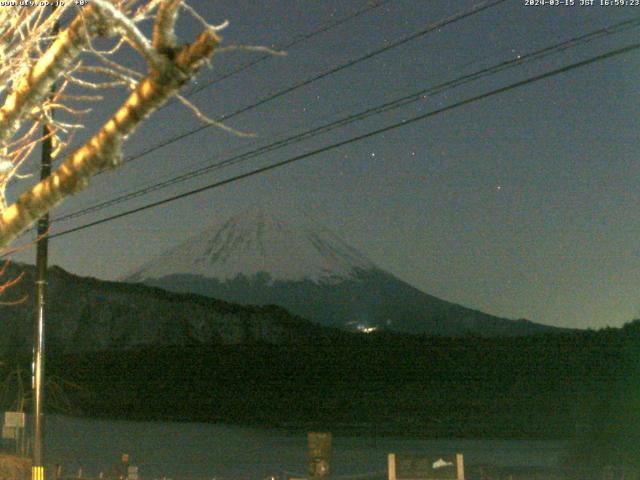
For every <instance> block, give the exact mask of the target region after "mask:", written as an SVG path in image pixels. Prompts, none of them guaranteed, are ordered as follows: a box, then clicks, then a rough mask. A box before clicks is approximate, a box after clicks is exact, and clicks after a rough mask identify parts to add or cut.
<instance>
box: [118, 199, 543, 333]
mask: <svg viewBox="0 0 640 480" xmlns="http://www.w3.org/2000/svg"><path fill="white" fill-rule="evenodd" d="M126 280H127V281H129V282H142V283H145V284H147V285H152V286H156V287H159V288H163V289H166V290H170V291H175V292H190V293H197V294H200V295H206V296H209V297H213V298H219V299H223V300H225V301H230V302H236V303H241V304H246V305H268V304H273V305H279V306H281V307H284V308H285V309H287V310H289V311H290V312H292V313H294V314H296V315H299V316H301V317H303V318H307V319H310V320H312V321H314V322H316V323H319V324H321V325H326V326H336V327H341V328H347V329H356V330H360V331H371V330H372V329H391V330H395V331H400V332H408V333H425V334H435V335H454V336H455V335H462V334H468V333H473V334H479V335H526V334H531V333H537V332H545V331H552V330H555V329H554V328H553V327H547V326H544V325H539V324H535V323H532V322H529V321H524V320H520V321H513V320H507V319H502V318H498V317H495V316H492V315H489V314H486V313H483V312H479V311H476V310H472V309H469V308H465V307H463V306H460V305H456V304H453V303H450V302H447V301H445V300H441V299H439V298H436V297H434V296H431V295H428V294H426V293H424V292H421V291H420V290H418V289H416V288H414V287H412V286H411V285H409V284H407V283H406V282H404V281H402V280H400V279H398V278H397V277H395V276H394V275H392V274H390V273H388V272H385V271H384V270H382V269H380V268H378V267H377V266H376V265H375V264H374V263H373V262H372V261H370V260H369V259H367V258H366V257H365V256H364V255H363V254H361V253H360V252H358V251H357V250H356V249H354V248H353V247H351V246H349V245H348V244H347V243H346V242H344V241H343V240H341V239H340V238H339V237H338V236H337V235H335V234H334V233H332V232H330V231H329V230H328V229H326V228H324V227H322V226H320V225H318V224H317V223H315V222H314V221H313V220H311V219H310V218H309V217H308V216H304V215H299V214H295V215H294V216H292V217H291V218H287V219H286V220H284V219H282V218H277V217H276V216H275V215H273V214H272V213H271V212H269V211H266V210H265V209H264V208H260V207H254V208H250V209H247V210H245V211H244V212H242V213H241V214H239V215H237V216H235V217H233V218H231V219H229V220H227V221H225V222H222V223H221V224H214V225H212V226H210V227H209V228H208V229H206V230H205V231H204V232H202V233H200V234H197V235H196V236H194V237H192V238H191V239H189V240H187V241H186V242H184V243H182V244H181V245H179V246H177V247H175V248H173V249H171V250H169V251H168V252H166V253H164V254H161V255H160V256H159V257H157V258H154V259H153V260H152V261H150V262H148V263H147V264H146V265H144V266H143V267H142V268H140V269H138V270H137V271H136V272H135V273H133V274H132V275H130V276H129V277H128V278H127V279H126Z"/></svg>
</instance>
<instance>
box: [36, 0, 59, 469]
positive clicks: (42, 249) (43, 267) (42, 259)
mask: <svg viewBox="0 0 640 480" xmlns="http://www.w3.org/2000/svg"><path fill="white" fill-rule="evenodd" d="M55 9H56V7H55V6H52V10H51V11H52V12H55ZM59 30H60V24H59V23H58V22H55V24H54V26H53V29H52V32H51V34H52V37H55V36H56V35H57V34H58V32H59ZM55 88H56V87H55V84H54V85H53V87H52V88H51V95H53V92H54V91H55ZM49 114H50V115H51V117H52V118H53V111H50V112H49ZM42 136H43V140H42V159H41V168H40V180H43V179H45V178H47V177H48V176H49V175H51V153H52V151H53V140H52V136H53V127H52V126H51V125H50V124H48V123H46V122H45V123H44V126H43V128H42ZM37 232H38V233H37V235H38V236H37V239H36V242H37V244H36V282H35V287H36V288H35V290H36V294H35V301H36V322H35V332H34V340H33V465H32V467H31V480H44V461H43V449H44V445H43V443H44V442H43V437H44V432H43V418H42V411H43V406H44V345H45V343H44V333H45V328H44V312H45V309H44V307H45V293H46V286H47V280H46V277H47V261H48V258H47V257H48V253H49V239H48V236H47V235H48V233H49V213H46V214H45V215H44V216H42V217H41V218H40V219H39V220H38V227H37Z"/></svg>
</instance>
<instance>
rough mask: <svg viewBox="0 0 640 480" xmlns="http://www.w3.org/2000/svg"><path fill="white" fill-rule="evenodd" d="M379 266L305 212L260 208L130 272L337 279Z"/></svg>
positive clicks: (138, 277) (141, 276)
mask: <svg viewBox="0 0 640 480" xmlns="http://www.w3.org/2000/svg"><path fill="white" fill-rule="evenodd" d="M375 268H376V267H375V265H374V264H373V263H372V262H371V261H370V260H368V259H367V258H366V257H364V256H363V255H362V254H360V253H359V252H358V251H356V250H355V249H353V248H352V247H350V246H349V245H347V244H346V243H345V242H344V241H342V240H341V239H340V238H339V237H338V236H336V235H335V234H333V233H332V232H331V231H329V230H327V229H326V228H324V227H322V226H320V225H317V224H315V223H314V222H313V221H312V220H311V219H310V218H308V217H306V216H304V215H302V214H299V216H298V218H297V219H296V221H295V223H294V222H293V221H289V220H283V219H281V218H276V217H275V216H274V215H272V214H271V213H269V212H267V211H266V210H264V209H263V208H260V207H254V208H251V209H247V210H245V211H244V212H242V213H241V214H239V215H237V216H235V217H233V218H231V219H229V220H227V221H226V222H224V223H222V224H221V225H213V226H212V227H210V228H209V229H207V230H205V231H204V232H201V233H200V234H198V235H196V236H194V237H192V238H191V239H189V240H187V241H186V242H184V243H183V244H181V245H178V246H177V247H175V248H173V249H171V250H169V251H168V252H166V253H165V254H163V255H161V257H160V258H156V259H153V260H152V261H151V262H149V263H147V264H146V265H144V266H143V267H142V268H141V269H139V270H138V271H136V272H135V273H133V274H132V275H130V276H129V277H128V278H127V280H129V281H146V280H149V279H159V278H162V277H165V276H167V275H180V274H186V275H200V276H202V277H205V278H215V279H218V280H222V281H225V280H233V279H234V278H236V277H237V276H239V275H244V276H248V277H252V276H254V275H257V274H260V273H262V272H268V273H269V275H270V276H271V278H272V279H273V280H284V281H302V280H311V281H315V282H320V281H336V280H338V279H344V278H349V277H352V276H353V274H354V272H356V271H357V270H371V269H375Z"/></svg>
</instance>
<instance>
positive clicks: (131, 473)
mask: <svg viewBox="0 0 640 480" xmlns="http://www.w3.org/2000/svg"><path fill="white" fill-rule="evenodd" d="M127 478H128V479H129V480H138V467H136V466H133V465H130V466H129V467H127Z"/></svg>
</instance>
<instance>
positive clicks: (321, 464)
mask: <svg viewBox="0 0 640 480" xmlns="http://www.w3.org/2000/svg"><path fill="white" fill-rule="evenodd" d="M307 445H308V451H307V470H308V473H309V476H310V477H311V478H327V477H328V476H329V473H330V470H331V433H329V432H309V433H308V434H307Z"/></svg>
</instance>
